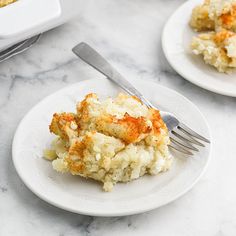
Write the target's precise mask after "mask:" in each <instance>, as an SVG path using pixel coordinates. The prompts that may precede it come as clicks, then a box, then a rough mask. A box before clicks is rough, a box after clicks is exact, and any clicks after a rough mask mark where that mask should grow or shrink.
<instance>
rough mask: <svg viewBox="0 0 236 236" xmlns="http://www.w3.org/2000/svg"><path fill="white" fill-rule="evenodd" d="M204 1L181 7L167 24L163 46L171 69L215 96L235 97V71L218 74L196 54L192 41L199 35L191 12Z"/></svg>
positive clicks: (193, 0)
mask: <svg viewBox="0 0 236 236" xmlns="http://www.w3.org/2000/svg"><path fill="white" fill-rule="evenodd" d="M202 2H203V0H189V1H187V2H186V3H184V4H183V5H182V6H180V7H179V8H178V9H177V10H176V11H175V13H174V14H173V15H172V16H171V17H170V19H169V20H168V21H167V23H166V25H165V27H164V30H163V34H162V47H163V51H164V54H165V56H166V58H167V60H168V61H169V63H170V64H171V66H172V67H173V68H174V69H175V70H176V71H177V72H178V73H179V74H180V75H181V76H183V77H184V78H185V79H187V80H189V81H190V82H192V83H194V84H196V85H198V86H200V87H202V88H204V89H207V90H210V91H212V92H215V93H219V94H223V95H227V96H232V97H236V71H235V72H233V73H232V74H230V75H228V74H223V73H219V72H218V71H217V70H216V69H215V68H214V67H212V66H210V65H207V64H205V63H204V61H203V58H201V57H200V56H196V55H193V53H192V52H191V50H190V43H191V39H192V37H193V36H194V35H196V34H197V33H196V32H194V31H193V30H192V29H191V28H190V26H189V20H190V17H191V13H192V9H193V8H194V7H195V6H196V5H199V4H201V3H202Z"/></svg>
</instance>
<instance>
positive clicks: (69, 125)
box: [49, 112, 78, 141]
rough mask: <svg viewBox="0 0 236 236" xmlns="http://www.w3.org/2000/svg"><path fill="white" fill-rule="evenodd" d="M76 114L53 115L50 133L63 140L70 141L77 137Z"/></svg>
mask: <svg viewBox="0 0 236 236" xmlns="http://www.w3.org/2000/svg"><path fill="white" fill-rule="evenodd" d="M76 119H77V118H76V114H74V113H66V112H63V113H61V114H58V113H55V114H54V115H53V118H52V121H51V124H50V126H49V130H50V132H52V133H54V134H56V135H59V136H60V137H61V138H62V139H63V140H66V141H68V140H69V138H70V136H71V135H73V134H74V135H75V136H76V135H77V132H78V125H77V121H76Z"/></svg>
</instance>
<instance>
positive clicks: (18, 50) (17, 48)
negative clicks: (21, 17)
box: [0, 34, 41, 62]
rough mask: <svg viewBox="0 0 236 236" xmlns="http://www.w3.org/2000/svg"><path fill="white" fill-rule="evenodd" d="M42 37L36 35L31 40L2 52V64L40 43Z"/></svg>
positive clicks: (0, 58) (0, 56)
mask: <svg viewBox="0 0 236 236" xmlns="http://www.w3.org/2000/svg"><path fill="white" fill-rule="evenodd" d="M40 37H41V34H38V35H35V36H33V37H31V38H28V39H25V40H23V41H21V42H19V43H16V44H15V45H13V46H11V47H9V48H7V49H5V50H3V51H0V62H2V61H5V60H7V59H9V58H11V57H13V56H15V55H17V54H19V53H21V52H24V51H25V50H27V49H29V48H30V47H31V46H33V45H34V44H35V43H37V42H38V40H39V38H40Z"/></svg>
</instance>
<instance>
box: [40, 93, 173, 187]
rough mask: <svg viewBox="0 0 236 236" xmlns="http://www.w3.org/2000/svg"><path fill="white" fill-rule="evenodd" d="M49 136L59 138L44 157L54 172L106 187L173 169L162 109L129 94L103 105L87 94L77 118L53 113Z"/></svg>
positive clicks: (68, 114) (80, 104)
mask: <svg viewBox="0 0 236 236" xmlns="http://www.w3.org/2000/svg"><path fill="white" fill-rule="evenodd" d="M50 131H51V132H52V133H54V134H55V135H57V138H56V140H54V141H53V143H52V148H51V149H50V150H46V151H45V152H44V156H45V158H47V159H49V160H52V166H53V168H54V169H55V170H57V171H59V172H61V173H64V172H70V173H71V174H73V175H80V176H82V177H85V178H92V179H94V180H97V181H101V182H103V189H104V190H105V191H111V190H112V188H113V185H114V184H116V183H117V182H128V181H131V180H134V179H137V178H139V177H140V176H143V175H144V174H150V175H156V174H158V173H160V172H162V171H166V170H168V169H169V168H170V166H171V163H172V157H171V155H170V153H169V150H168V144H169V136H168V130H167V127H166V125H165V123H164V122H163V120H162V118H161V116H160V113H159V111H158V110H155V109H152V108H147V107H146V106H145V105H143V104H142V103H141V102H140V101H139V99H137V98H136V97H133V96H128V95H125V94H119V95H118V96H117V97H116V98H114V99H112V98H107V99H105V100H103V101H100V100H99V99H98V97H97V95H96V94H94V93H91V94H88V95H87V96H86V97H85V98H84V100H83V101H81V102H79V103H78V104H77V106H76V112H75V113H66V112H62V113H55V114H54V115H53V118H52V121H51V124H50Z"/></svg>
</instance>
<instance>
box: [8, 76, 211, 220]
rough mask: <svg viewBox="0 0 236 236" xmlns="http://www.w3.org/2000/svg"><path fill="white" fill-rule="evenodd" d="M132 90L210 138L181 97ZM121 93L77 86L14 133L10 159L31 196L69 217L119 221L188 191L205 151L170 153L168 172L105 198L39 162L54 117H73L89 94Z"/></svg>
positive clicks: (106, 85) (97, 85)
mask: <svg viewBox="0 0 236 236" xmlns="http://www.w3.org/2000/svg"><path fill="white" fill-rule="evenodd" d="M133 84H134V85H135V86H136V87H137V88H138V89H139V90H140V91H141V92H142V93H143V94H144V95H145V96H146V97H147V98H148V99H150V101H151V102H152V103H153V104H155V105H157V106H159V107H162V108H165V109H166V110H169V111H172V112H173V113H175V114H176V115H177V116H178V117H179V118H180V119H181V120H182V121H183V122H184V123H186V124H187V125H189V126H190V127H192V128H193V129H195V130H196V131H197V132H199V133H201V134H202V135H204V136H205V137H208V138H210V132H209V128H208V125H207V122H206V120H205V118H204V117H203V115H202V114H201V112H200V111H199V110H198V108H197V107H196V106H195V105H194V104H192V103H191V102H190V101H189V100H187V99H186V98H185V97H183V96H182V95H180V94H178V93H176V92H175V91H172V90H170V89H168V88H165V87H162V86H160V85H158V84H156V83H153V82H148V81H139V80H136V81H133ZM101 85H102V86H101ZM120 91H121V90H120V89H119V88H118V87H117V86H115V85H114V84H112V83H111V82H110V81H108V80H106V79H104V80H101V79H95V80H88V81H82V82H79V83H77V84H74V85H72V86H69V87H67V88H64V89H62V90H60V91H58V92H56V93H54V94H52V95H50V96H49V97H47V98H45V99H43V100H42V101H41V102H40V103H39V104H37V105H36V106H35V107H34V108H32V109H31V111H29V113H28V114H27V115H26V116H25V117H24V118H23V120H22V121H21V123H20V124H19V126H18V128H17V131H16V134H15V137H14V140H13V146H12V155H13V162H14V165H15V168H16V170H17V173H18V174H19V176H20V178H21V179H22V181H23V182H24V183H25V184H26V185H27V187H28V188H29V189H30V190H31V191H32V192H34V193H35V194H36V195H37V196H39V197H40V198H42V199H43V200H45V201H47V202H49V203H51V204H52V205H54V206H57V207H59V208H62V209H65V210H68V211H71V212H75V213H80V214H85V215H94V216H123V215H131V214H137V213H141V212H145V211H148V210H152V209H155V208H157V207H160V206H163V205H165V204H167V203H169V202H171V201H174V200H175V199H177V198H178V197H180V196H182V195H183V194H184V193H186V192H187V191H188V190H190V189H191V188H192V187H193V185H194V184H195V183H196V182H197V181H198V180H199V178H200V177H201V176H202V174H203V172H204V171H205V169H206V167H207V164H208V163H209V159H210V145H207V146H206V147H205V148H202V149H200V152H199V153H196V154H195V155H194V156H192V157H183V156H178V154H176V153H173V155H174V163H173V165H172V167H171V168H170V170H169V171H167V172H164V173H161V174H159V175H156V176H143V177H141V178H139V179H137V180H135V181H132V182H129V183H127V184H124V183H118V184H116V186H115V187H114V189H113V191H112V192H109V193H107V192H103V191H102V190H101V184H100V183H98V182H95V181H91V180H88V179H83V178H81V177H79V176H72V175H70V174H63V175H62V174H60V173H58V172H56V171H55V170H53V168H52V165H51V163H50V162H48V161H46V160H45V159H44V158H43V150H44V149H45V147H47V146H48V145H49V144H50V142H51V141H52V139H53V135H50V133H49V130H48V125H49V124H50V121H51V118H52V115H53V114H54V113H55V112H58V111H73V110H74V109H75V108H74V107H75V104H76V102H77V101H80V100H82V99H83V97H84V96H85V95H86V94H88V93H91V92H94V93H97V94H98V95H99V96H100V97H102V98H105V97H108V96H112V97H115V96H116V95H117V94H118V93H119V92H120Z"/></svg>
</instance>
